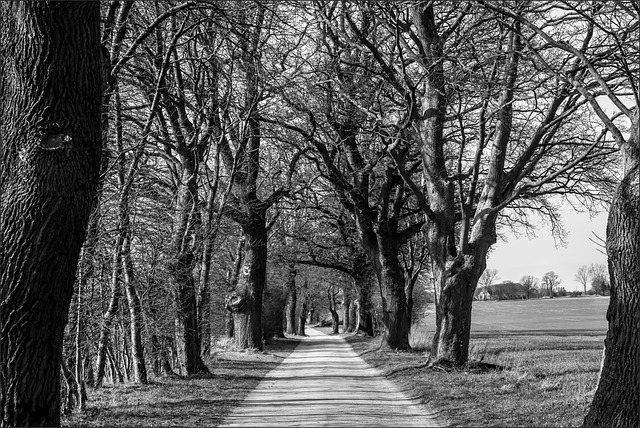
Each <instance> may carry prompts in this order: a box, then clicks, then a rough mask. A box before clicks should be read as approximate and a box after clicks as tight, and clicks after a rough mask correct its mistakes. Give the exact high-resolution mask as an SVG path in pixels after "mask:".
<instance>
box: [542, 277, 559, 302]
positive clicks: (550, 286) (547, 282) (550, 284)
mask: <svg viewBox="0 0 640 428" xmlns="http://www.w3.org/2000/svg"><path fill="white" fill-rule="evenodd" d="M560 282H561V280H560V277H559V276H558V274H557V273H555V272H554V271H551V272H547V273H545V274H544V275H542V285H543V286H545V287H547V290H548V296H549V297H553V290H554V289H555V288H556V287H558V285H560Z"/></svg>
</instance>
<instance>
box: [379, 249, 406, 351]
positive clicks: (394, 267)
mask: <svg viewBox="0 0 640 428" xmlns="http://www.w3.org/2000/svg"><path fill="white" fill-rule="evenodd" d="M385 256H386V257H384V259H383V261H382V263H381V265H382V267H381V272H380V274H379V275H380V276H379V281H380V284H381V287H380V288H381V291H382V322H383V323H384V326H385V330H386V331H385V339H384V342H385V343H386V345H387V346H389V347H390V348H391V349H409V330H410V329H411V322H410V313H409V312H408V310H407V296H406V295H405V280H404V279H405V275H404V273H403V272H402V268H401V266H400V263H399V262H398V258H397V252H392V251H388V253H387V254H385Z"/></svg>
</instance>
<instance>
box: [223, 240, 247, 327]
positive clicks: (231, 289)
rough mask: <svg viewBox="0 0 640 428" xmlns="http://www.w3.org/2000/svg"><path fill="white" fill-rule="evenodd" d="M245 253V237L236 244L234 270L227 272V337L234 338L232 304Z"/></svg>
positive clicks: (225, 321)
mask: <svg viewBox="0 0 640 428" xmlns="http://www.w3.org/2000/svg"><path fill="white" fill-rule="evenodd" d="M243 253H244V237H243V238H242V239H240V240H239V241H238V245H237V246H236V256H235V259H234V263H233V264H234V266H233V272H231V273H227V275H228V284H227V296H226V297H225V318H224V324H225V334H226V337H227V339H233V336H234V327H233V307H232V306H231V305H232V303H233V301H234V296H235V290H236V287H237V286H238V278H239V277H240V269H241V268H242V257H243Z"/></svg>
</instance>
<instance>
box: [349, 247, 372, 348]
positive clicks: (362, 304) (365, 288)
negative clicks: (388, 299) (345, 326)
mask: <svg viewBox="0 0 640 428" xmlns="http://www.w3.org/2000/svg"><path fill="white" fill-rule="evenodd" d="M371 271H372V268H371V264H370V263H369V262H368V261H367V258H366V256H364V255H360V256H356V257H354V259H353V269H352V272H353V275H354V278H353V284H354V288H355V289H356V292H357V295H358V319H357V327H356V329H355V330H356V331H357V332H358V333H362V334H365V335H367V336H373V335H374V330H373V315H372V311H373V304H372V303H371Z"/></svg>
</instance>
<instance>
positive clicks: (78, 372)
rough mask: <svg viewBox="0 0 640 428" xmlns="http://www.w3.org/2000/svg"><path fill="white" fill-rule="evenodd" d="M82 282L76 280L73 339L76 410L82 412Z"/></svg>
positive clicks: (83, 406)
mask: <svg viewBox="0 0 640 428" xmlns="http://www.w3.org/2000/svg"><path fill="white" fill-rule="evenodd" d="M83 282H84V281H83V280H82V279H80V280H78V296H77V307H76V316H77V320H76V337H75V343H74V345H75V366H74V371H75V379H76V382H77V384H78V409H79V410H84V409H85V403H86V401H87V390H86V387H85V380H84V366H83V363H84V361H83V356H82V338H81V336H82V334H83V333H84V322H83V321H84V320H83V314H82V292H83V290H84V289H83V287H82V285H83Z"/></svg>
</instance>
